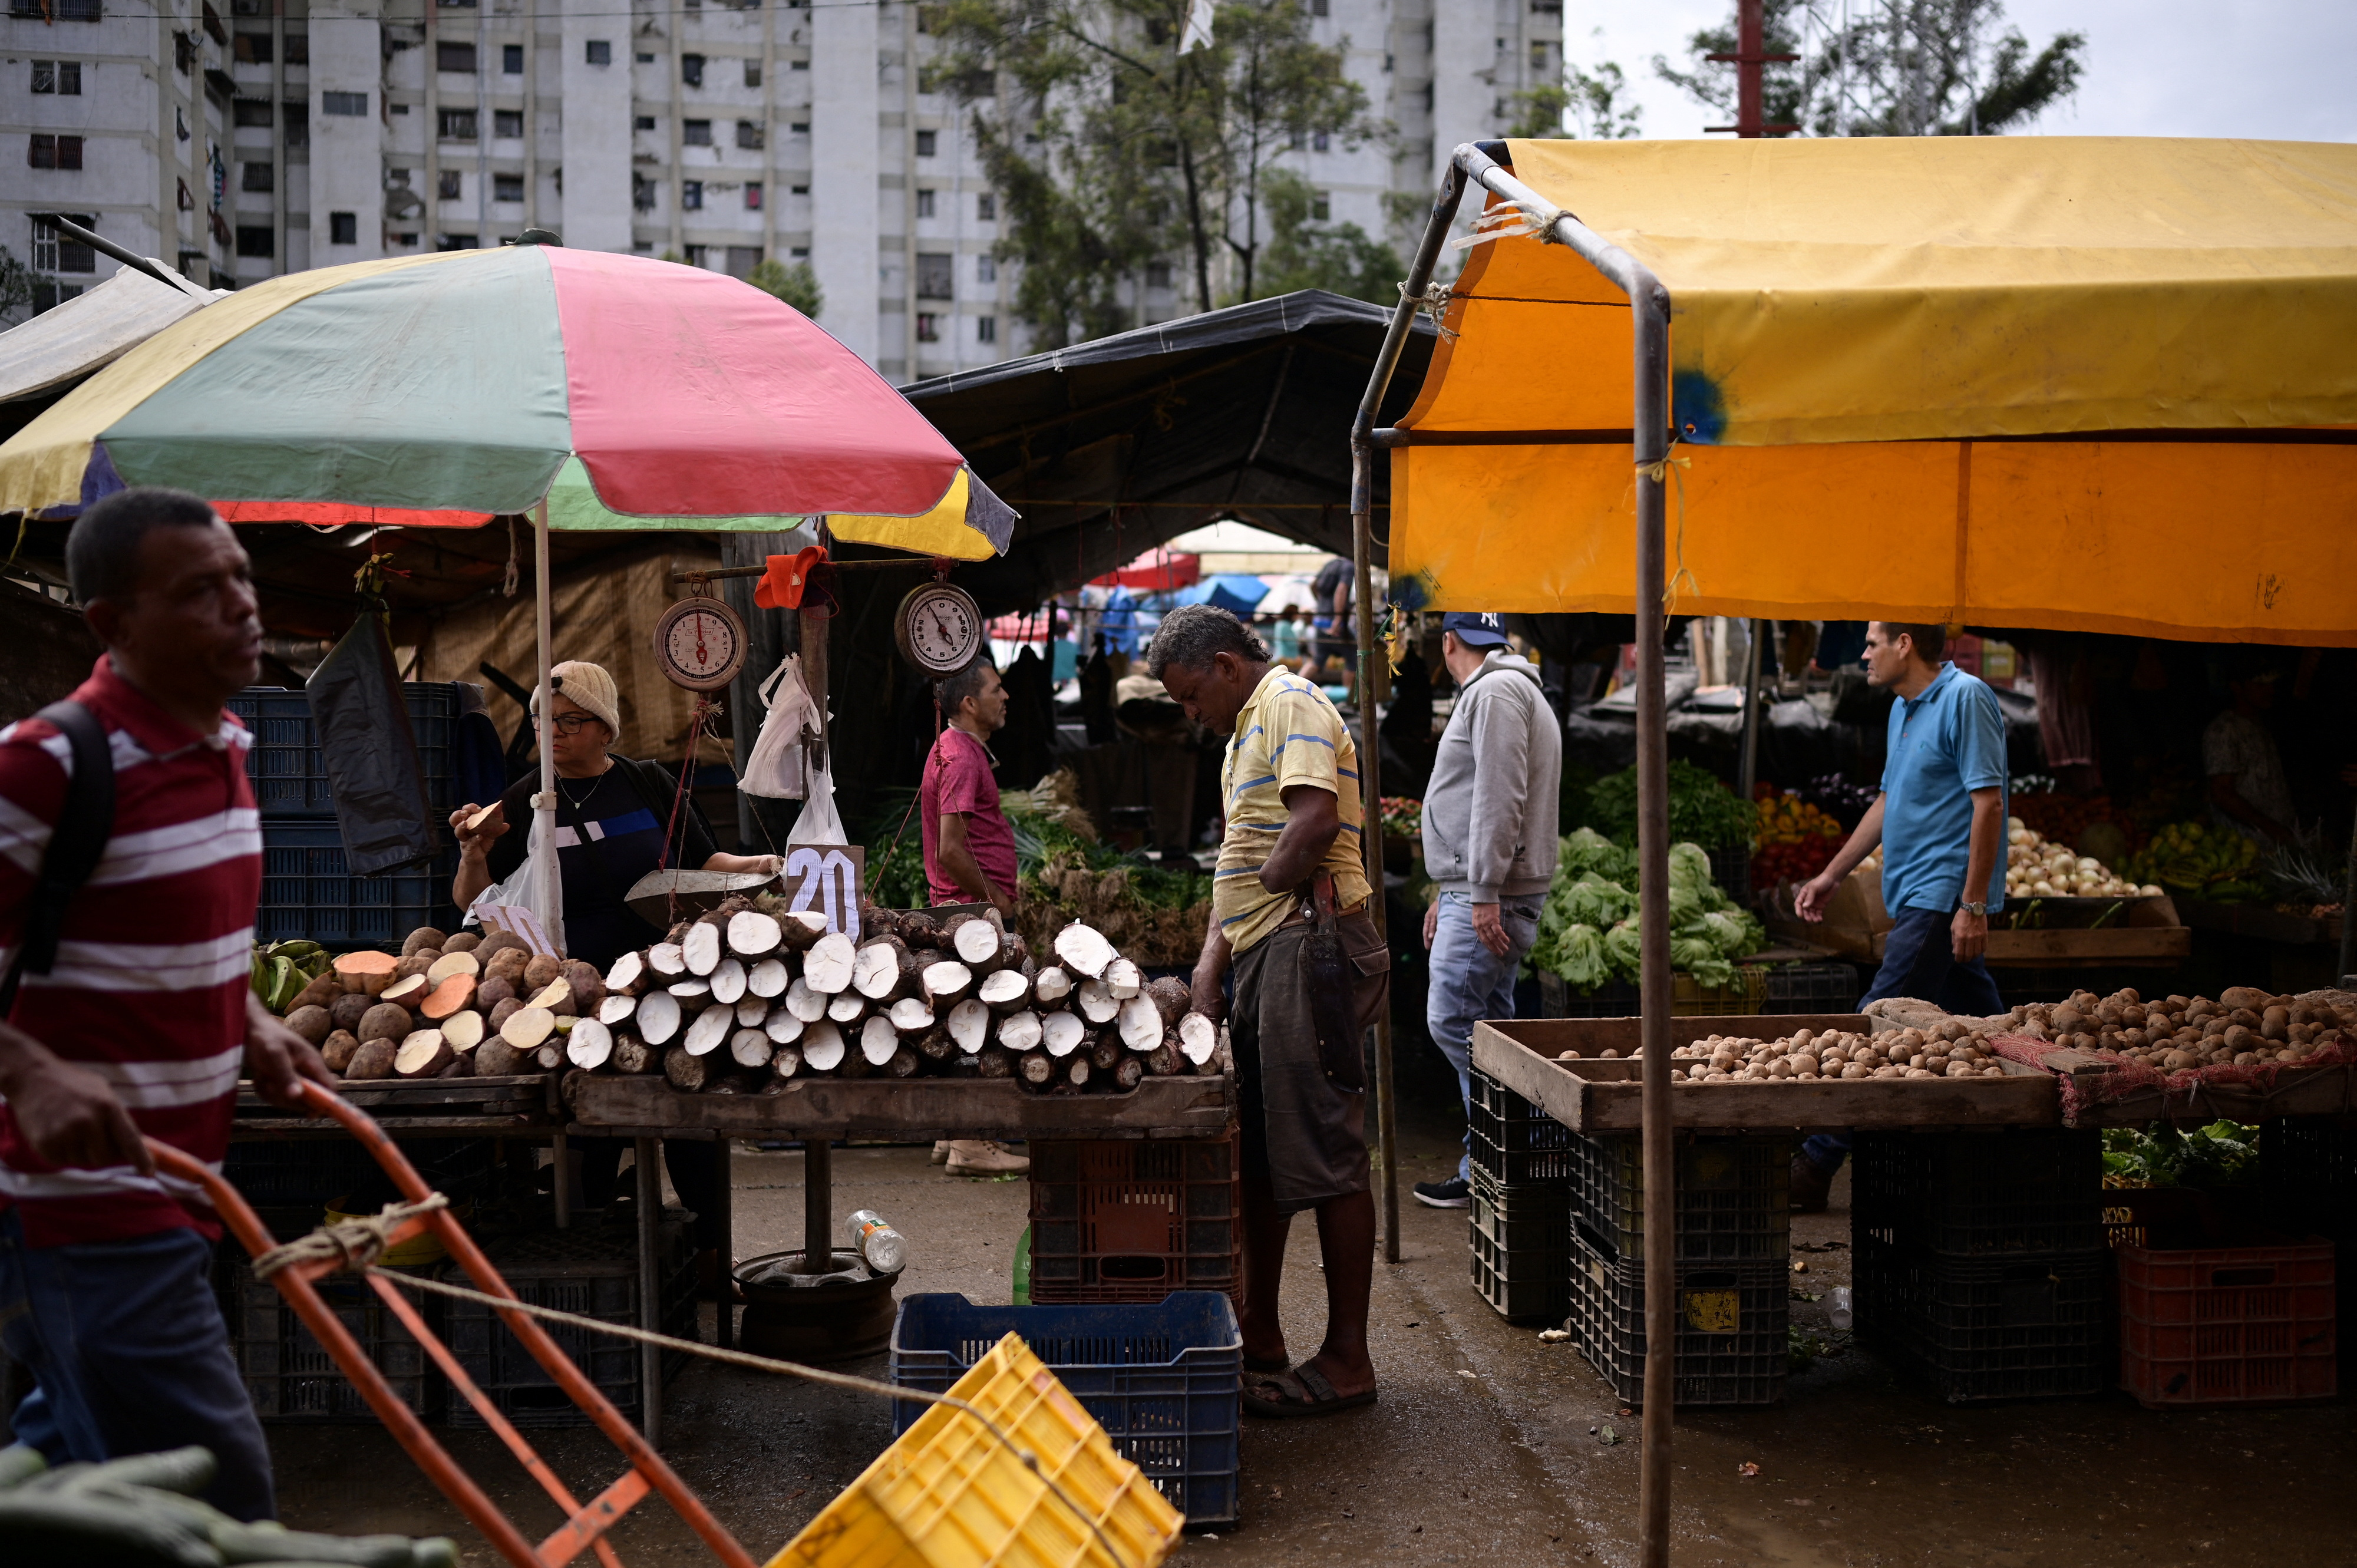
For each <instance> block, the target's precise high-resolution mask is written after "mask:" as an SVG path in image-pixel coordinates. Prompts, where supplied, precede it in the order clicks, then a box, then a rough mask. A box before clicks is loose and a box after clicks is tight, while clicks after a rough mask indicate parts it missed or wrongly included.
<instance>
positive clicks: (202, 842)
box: [0, 489, 335, 1519]
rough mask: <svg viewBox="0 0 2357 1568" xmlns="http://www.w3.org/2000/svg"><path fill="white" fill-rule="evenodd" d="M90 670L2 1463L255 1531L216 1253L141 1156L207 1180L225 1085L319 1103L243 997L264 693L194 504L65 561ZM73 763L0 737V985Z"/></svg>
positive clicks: (128, 505)
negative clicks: (194, 1507)
mask: <svg viewBox="0 0 2357 1568" xmlns="http://www.w3.org/2000/svg"><path fill="white" fill-rule="evenodd" d="M66 562H67V568H68V573H69V575H70V577H71V579H72V583H73V593H74V597H75V598H76V599H77V600H79V601H80V602H81V605H82V607H83V614H84V617H85V618H87V619H88V621H89V623H90V626H91V630H93V631H94V632H96V633H97V634H98V638H99V640H100V641H102V643H104V644H105V646H106V650H107V651H106V653H105V654H104V655H103V656H102V657H101V658H100V660H99V661H98V664H97V667H96V668H95V669H94V670H93V671H91V677H90V679H89V680H88V681H86V682H83V683H82V684H81V687H79V688H78V689H77V690H76V691H75V692H74V693H73V700H74V701H75V702H77V703H81V705H82V706H83V707H84V708H86V709H88V710H89V711H90V712H91V714H93V715H94V716H95V717H96V718H97V720H98V721H99V723H100V725H102V727H103V728H104V730H105V732H106V736H107V741H108V744H109V747H110V750H111V752H112V754H113V768H114V821H113V829H112V832H111V834H110V836H109V838H108V840H107V844H106V850H105V854H104V855H103V857H102V859H101V860H100V861H99V863H98V866H97V869H96V870H95V871H94V872H92V873H91V876H90V877H89V879H88V880H87V881H86V882H85V883H84V884H83V886H81V889H80V890H79V891H78V892H76V893H75V894H74V895H73V896H72V897H71V898H70V900H69V901H68V903H67V905H66V912H65V918H64V924H63V929H62V932H61V934H60V939H59V943H58V950H57V957H56V961H55V962H54V963H53V965H52V966H51V968H50V970H49V972H48V973H47V974H30V973H27V974H25V975H24V976H23V977H22V988H21V990H20V991H19V992H18V993H17V996H16V1004H15V1005H14V1007H13V1008H12V1009H11V1011H10V1013H9V1015H8V1019H7V1022H6V1023H5V1025H0V1097H5V1103H0V1336H5V1343H6V1347H7V1350H8V1353H9V1355H10V1356H12V1357H14V1358H15V1359H16V1360H18V1361H21V1362H23V1363H24V1364H25V1365H26V1366H27V1367H28V1368H29V1369H31V1370H32V1373H33V1376H34V1379H35V1380H36V1383H37V1387H36V1389H35V1391H34V1392H33V1393H32V1394H31V1395H29V1396H28V1397H27V1399H26V1400H25V1401H24V1402H22V1403H21V1404H19V1405H18V1406H17V1407H16V1412H15V1415H14V1417H13V1421H12V1425H13V1427H14V1429H15V1434H16V1441H18V1442H19V1443H24V1444H29V1445H31V1446H33V1447H36V1448H38V1449H40V1450H41V1451H42V1452H43V1453H44V1454H45V1455H47V1456H48V1458H49V1460H50V1461H51V1463H53V1464H55V1463H62V1462H64V1461H67V1460H69V1459H73V1460H91V1461H95V1460H102V1459H106V1458H111V1457H119V1456H120V1455H125V1454H136V1453H145V1452H152V1451H154V1450H157V1449H165V1448H174V1447H178V1446H181V1445H183V1444H202V1445H203V1446H205V1447H207V1448H209V1449H210V1450H212V1452H213V1454H214V1456H215V1457H216V1458H217V1459H218V1460H219V1461H220V1465H221V1472H220V1476H219V1478H218V1479H217V1480H216V1481H215V1482H214V1485H213V1487H212V1488H211V1490H210V1492H209V1493H208V1497H209V1499H210V1501H212V1502H213V1503H214V1504H215V1506H217V1507H220V1508H221V1509H224V1510H225V1511H227V1512H229V1513H231V1514H233V1515H235V1516H237V1517H239V1518H242V1519H262V1518H267V1517H269V1516H270V1515H271V1514H272V1513H273V1512H274V1504H273V1498H272V1492H271V1477H270V1459H269V1454H268V1451H267V1449H266V1448H264V1444H263V1439H262V1429H261V1427H260V1425H259V1424H258V1423H256V1422H255V1420H254V1416H253V1407H252V1405H251V1404H250V1403H249V1402H248V1401H247V1399H246V1397H245V1392H244V1387H243V1384H242V1381H241V1380H240V1379H239V1376H238V1370H237V1366H236V1363H235V1361H234V1359H232V1357H231V1351H230V1345H229V1337H228V1332H227V1329H226V1328H225V1326H223V1324H222V1322H221V1311H220V1308H219V1306H218V1305H217V1303H216V1302H215V1299H214V1297H213V1294H212V1291H211V1288H210V1283H209V1275H210V1258H211V1246H210V1243H211V1242H212V1241H213V1240H215V1239H217V1238H218V1237H219V1236H220V1234H221V1226H220V1222H219V1221H218V1219H215V1218H214V1216H213V1214H212V1211H211V1209H210V1207H209V1206H207V1205H206V1203H205V1202H204V1199H203V1197H202V1194H201V1192H199V1190H197V1189H195V1188H193V1187H189V1186H188V1184H186V1183H183V1182H179V1181H176V1180H174V1179H173V1178H171V1177H169V1176H164V1175H162V1174H161V1173H159V1172H158V1171H157V1170H156V1167H155V1165H154V1162H153V1161H152V1160H150V1159H149V1157H148V1155H147V1151H146V1148H145V1144H143V1143H142V1142H141V1139H142V1137H143V1135H144V1136H145V1137H149V1138H155V1139H156V1140H158V1141H160V1142H163V1143H166V1144H171V1145H173V1146H174V1147H177V1148H179V1149H181V1150H184V1151H186V1152H187V1153H188V1154H189V1155H193V1156H195V1157H196V1158H197V1159H199V1160H201V1161H203V1162H204V1163H206V1164H207V1165H212V1166H214V1167H216V1168H218V1167H219V1165H220V1164H221V1157H222V1155H224V1154H225V1153H226V1152H227V1149H228V1146H229V1131H230V1119H231V1112H232V1109H233V1107H234V1105H235V1102H236V1093H237V1087H236V1086H237V1080H238V1079H239V1078H240V1077H241V1076H242V1074H250V1075H251V1076H252V1078H253V1080H254V1085H255V1087H256V1088H257V1089H258V1090H260V1091H261V1092H262V1093H263V1094H264V1096H265V1097H266V1098H268V1099H270V1100H271V1101H273V1102H274V1103H278V1104H289V1105H291V1104H292V1103H294V1102H295V1098H296V1093H297V1089H296V1079H297V1078H298V1076H299V1077H306V1078H310V1079H315V1080H317V1081H318V1082H320V1083H322V1084H328V1085H332V1084H333V1083H334V1081H335V1079H334V1078H333V1076H332V1075H330V1074H329V1073H328V1069H327V1068H326V1066H325V1064H323V1063H322V1062H321V1061H320V1059H319V1056H318V1053H317V1051H315V1050H313V1049H312V1048H311V1047H310V1046H309V1045H307V1043H305V1042H304V1041H303V1040H302V1039H301V1038H299V1037H298V1036H296V1035H295V1034H294V1033H293V1032H292V1031H290V1030H288V1029H287V1028H286V1027H285V1025H283V1024H281V1023H279V1022H278V1021H277V1020H276V1019H274V1018H273V1017H271V1015H269V1013H268V1012H267V1011H265V1010H264V1008H263V1006H262V1004H260V1002H259V1001H258V1000H257V999H256V998H255V997H254V996H253V992H252V990H251V989H250V987H249V985H248V983H247V975H248V972H249V966H250V963H251V949H252V946H253V914H254V906H255V902H256V899H257V897H258V896H259V894H260V891H261V878H262V843H261V827H260V822H259V820H258V818H257V815H256V813H255V811H254V806H253V790H252V789H251V787H250V786H249V785H248V783H247V780H246V774H245V747H246V744H247V737H246V734H245V731H244V729H243V727H242V725H239V724H238V722H237V721H236V719H234V718H233V717H231V715H230V714H227V713H225V712H224V711H223V709H222V704H223V703H225V702H226V701H227V700H228V699H229V697H230V696H231V693H235V692H236V691H237V690H238V689H239V688H240V687H242V686H245V685H248V684H250V683H251V682H253V678H254V676H255V674H256V672H257V671H258V669H259V664H260V657H261V651H262V622H261V618H260V616H259V615H258V614H257V611H256V606H255V600H254V594H253V582H252V580H251V578H250V576H249V575H248V563H247V560H246V554H245V552H244V550H243V549H242V548H241V547H240V546H239V544H238V542H237V539H236V537H235V536H234V535H233V534H232V533H231V532H230V529H229V527H228V525H227V524H225V523H223V522H222V521H221V520H220V519H219V518H218V517H216V516H215V515H214V514H213V512H212V509H211V508H210V507H208V506H207V505H206V504H205V503H204V502H203V501H201V500H199V499H197V498H195V497H193V496H187V495H181V494H179V493H178V492H175V491H169V490H152V489H145V490H126V491H121V492H118V493H117V494H115V495H113V496H110V497H108V498H107V499H104V500H102V501H100V502H99V503H97V504H96V505H94V506H92V507H91V508H90V509H89V510H87V511H85V512H84V513H83V514H82V516H81V520H80V521H77V522H76V523H75V524H74V527H73V530H72V532H71V534H70V536H69V538H68V540H67V543H66ZM72 768H73V752H72V748H71V746H70V744H69V742H68V741H67V739H66V737H65V736H64V735H63V734H62V733H60V732H59V730H58V729H57V728H56V727H55V726H53V725H49V724H48V723H47V722H45V721H43V720H40V719H38V718H36V719H27V720H24V721H21V722H19V723H17V724H15V725H9V726H8V727H7V728H6V729H5V730H0V966H8V967H13V966H14V965H15V964H16V961H17V957H18V952H19V949H20V947H21V945H22V942H23V940H24V929H25V922H26V913H27V902H28V900H29V898H30V897H31V896H32V893H33V890H34V886H35V880H36V878H37V877H38V875H39V872H40V869H41V863H42V856H43V854H45V852H46V851H47V850H48V845H49V840H50V834H51V830H52V828H53V827H54V825H55V824H56V822H57V821H58V819H59V813H60V811H62V810H63V807H64V803H65V800H66V797H67V794H68V792H69V791H70V790H71V789H75V788H77V787H78V784H79V781H77V780H75V779H72V777H71V773H72Z"/></svg>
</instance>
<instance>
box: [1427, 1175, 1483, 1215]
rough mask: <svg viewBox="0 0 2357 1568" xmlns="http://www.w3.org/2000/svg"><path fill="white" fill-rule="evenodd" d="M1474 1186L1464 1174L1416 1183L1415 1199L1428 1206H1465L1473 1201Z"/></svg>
mask: <svg viewBox="0 0 2357 1568" xmlns="http://www.w3.org/2000/svg"><path fill="white" fill-rule="evenodd" d="M1472 1191H1473V1189H1472V1187H1471V1186H1470V1185H1469V1183H1468V1182H1467V1181H1466V1180H1465V1178H1464V1177H1463V1176H1450V1177H1449V1178H1448V1180H1447V1181H1420V1182H1418V1183H1416V1184H1415V1200H1416V1201H1417V1202H1418V1203H1421V1204H1423V1205H1424V1206H1425V1207H1426V1208H1467V1207H1469V1205H1470V1204H1471V1203H1472V1201H1473V1197H1472Z"/></svg>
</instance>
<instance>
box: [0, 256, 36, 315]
mask: <svg viewBox="0 0 2357 1568" xmlns="http://www.w3.org/2000/svg"><path fill="white" fill-rule="evenodd" d="M39 282H40V280H39V279H38V277H36V276H35V275H34V274H33V269H32V268H30V267H28V266H27V265H26V264H25V263H22V262H20V261H18V260H17V259H16V255H15V253H14V252H11V251H10V250H9V249H8V247H7V246H5V245H0V319H6V318H10V317H14V316H15V315H16V312H18V311H20V310H24V309H27V307H28V306H31V305H32V303H33V289H34V285H37V284H38V283H39Z"/></svg>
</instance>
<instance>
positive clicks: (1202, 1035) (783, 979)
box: [565, 899, 1227, 1094]
mask: <svg viewBox="0 0 2357 1568" xmlns="http://www.w3.org/2000/svg"><path fill="white" fill-rule="evenodd" d="M863 918H864V920H865V923H866V935H865V936H864V937H863V938H862V939H861V940H859V941H857V942H854V941H853V940H851V939H850V938H849V937H847V936H845V935H843V934H842V933H840V932H829V931H828V930H827V929H826V926H825V921H824V920H823V918H822V917H820V916H818V915H816V914H813V913H808V912H803V913H789V914H771V913H769V912H766V911H764V910H762V909H760V908H756V907H755V906H754V905H752V904H751V903H749V902H748V901H746V900H744V899H730V900H729V901H728V902H726V903H725V904H723V905H721V906H720V908H717V909H715V910H714V911H713V912H712V913H710V914H707V915H703V916H699V917H697V918H695V919H693V920H689V921H684V922H683V923H681V924H680V925H678V926H676V927H674V928H673V929H672V930H671V932H670V933H669V935H668V937H667V938H666V940H663V941H661V942H658V943H656V944H655V945H654V946H652V947H651V948H648V949H646V950H644V951H641V952H633V953H625V954H624V955H623V956H622V957H621V959H620V960H619V961H617V962H616V963H615V965H614V967H613V968H612V969H610V970H609V971H608V972H607V973H606V975H605V977H604V982H603V984H602V986H601V988H600V1000H599V1002H598V1004H597V1007H596V1009H595V1021H596V1022H597V1024H598V1025H599V1026H601V1028H600V1031H599V1032H598V1033H597V1034H595V1035H591V1036H587V1037H585V1036H583V1034H582V1032H581V1029H580V1026H575V1028H574V1030H573V1032H572V1034H571V1035H570V1036H568V1037H567V1040H566V1052H565V1054H566V1057H567V1058H568V1059H569V1060H570V1061H571V1063H572V1065H574V1066H575V1067H578V1068H584V1069H588V1070H590V1071H593V1072H624V1073H645V1072H657V1071H660V1072H662V1074H663V1075H664V1077H665V1078H666V1079H669V1080H670V1082H671V1084H672V1086H673V1088H674V1089H679V1090H687V1091H690V1092H703V1093H720V1094H749V1093H760V1092H771V1093H775V1092H779V1091H780V1090H783V1089H784V1088H785V1086H786V1085H787V1084H788V1083H789V1082H791V1080H792V1079H797V1078H805V1077H840V1078H863V1077H868V1076H871V1075H872V1076H875V1077H879V1078H914V1077H916V1076H918V1075H919V1074H920V1073H922V1074H933V1075H942V1076H946V1075H972V1076H974V1077H978V1078H1011V1079H1015V1080H1016V1081H1017V1083H1019V1084H1022V1085H1023V1086H1024V1087H1026V1088H1028V1089H1031V1090H1037V1091H1039V1092H1043V1093H1045V1092H1049V1091H1056V1092H1062V1093H1072V1092H1090V1093H1094V1092H1100V1091H1103V1092H1113V1093H1119V1092H1121V1091H1123V1090H1130V1089H1135V1088H1136V1087H1137V1084H1138V1082H1139V1080H1140V1079H1145V1078H1148V1077H1166V1076H1170V1075H1173V1074H1179V1073H1188V1072H1194V1073H1206V1074H1208V1073H1216V1072H1220V1071H1222V1070H1224V1069H1225V1067H1226V1063H1227V1053H1226V1049H1225V1046H1224V1042H1223V1040H1222V1036H1221V1032H1220V1029H1219V1027H1218V1026H1216V1025H1214V1024H1213V1023H1212V1022H1211V1019H1209V1018H1207V1017H1205V1016H1203V1015H1201V1014H1199V1013H1192V1012H1189V1010H1188V991H1187V987H1186V985H1185V984H1184V983H1180V982H1179V981H1176V980H1169V979H1163V980H1156V981H1153V982H1150V983H1149V982H1147V981H1146V979H1145V978H1144V976H1143V975H1142V974H1141V973H1140V972H1139V969H1138V966H1137V965H1136V964H1135V963H1134V962H1132V961H1130V960H1128V959H1126V958H1124V957H1123V956H1122V955H1121V954H1120V953H1118V952H1116V951H1114V947H1113V944H1112V943H1111V942H1108V941H1107V940H1105V939H1104V938H1103V936H1101V935H1100V934H1098V933H1097V932H1096V931H1094V930H1092V929H1090V928H1088V927H1087V926H1083V925H1077V924H1075V925H1070V926H1066V927H1065V928H1064V929H1062V930H1061V931H1060V932H1058V933H1057V935H1056V938H1055V941H1054V947H1055V950H1054V952H1053V953H1051V954H1049V958H1050V960H1051V961H1049V962H1048V963H1046V964H1044V965H1043V964H1041V963H1040V962H1039V961H1038V960H1036V959H1035V958H1034V957H1033V956H1032V954H1031V953H1030V951H1029V950H1028V947H1027V946H1026V944H1025V942H1024V940H1023V938H1022V937H1021V936H1019V935H1017V934H1015V933H1013V932H1010V931H1008V930H1007V929H1006V928H1005V927H1004V925H1003V924H1002V923H1001V922H1000V920H999V918H998V916H997V914H996V912H995V911H993V912H991V913H988V914H985V915H980V916H975V915H964V914H959V915H952V916H949V917H948V918H944V919H942V920H940V921H938V922H937V921H936V920H935V919H934V918H933V917H932V916H931V915H929V914H927V913H925V912H923V911H921V910H917V911H909V912H907V913H897V912H895V911H891V910H884V909H871V910H868V911H866V915H865V916H864V917H863ZM585 1021H587V1019H586V1015H585Z"/></svg>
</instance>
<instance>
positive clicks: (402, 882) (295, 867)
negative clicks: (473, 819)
mask: <svg viewBox="0 0 2357 1568" xmlns="http://www.w3.org/2000/svg"><path fill="white" fill-rule="evenodd" d="M457 869H458V852H457V850H456V849H455V848H448V847H446V848H445V849H444V850H443V851H442V852H441V853H440V854H436V856H435V857H434V858H433V859H432V860H430V861H427V862H425V864H424V865H413V866H410V867H407V868H406V869H404V870H401V871H388V872H385V873H384V874H383V875H378V876H354V875H352V874H351V870H350V866H349V865H346V863H345V860H344V840H343V834H342V832H341V831H340V830H339V829H338V828H337V826H336V820H335V819H334V818H333V817H328V818H326V819H324V820H321V819H314V818H306V817H274V818H273V817H265V818H264V820H263V823H262V908H261V909H260V910H258V911H257V912H256V914H255V916H254V922H253V930H254V936H255V938H256V940H261V941H265V942H275V941H284V940H288V939H291V938H296V937H308V938H310V939H311V940H313V941H315V942H317V943H318V944H319V945H320V946H322V947H326V948H334V949H339V950H341V949H350V948H398V947H399V946H400V945H401V941H402V939H403V938H404V937H406V936H408V935H409V933H410V932H412V931H414V930H415V929H417V928H418V927H420V926H433V927H436V929H441V930H446V931H447V930H450V929H453V927H454V922H456V921H457V918H458V911H457V907H456V906H454V905H453V904H452V903H451V902H450V878H451V876H452V875H454V874H455V873H456V872H457Z"/></svg>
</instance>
